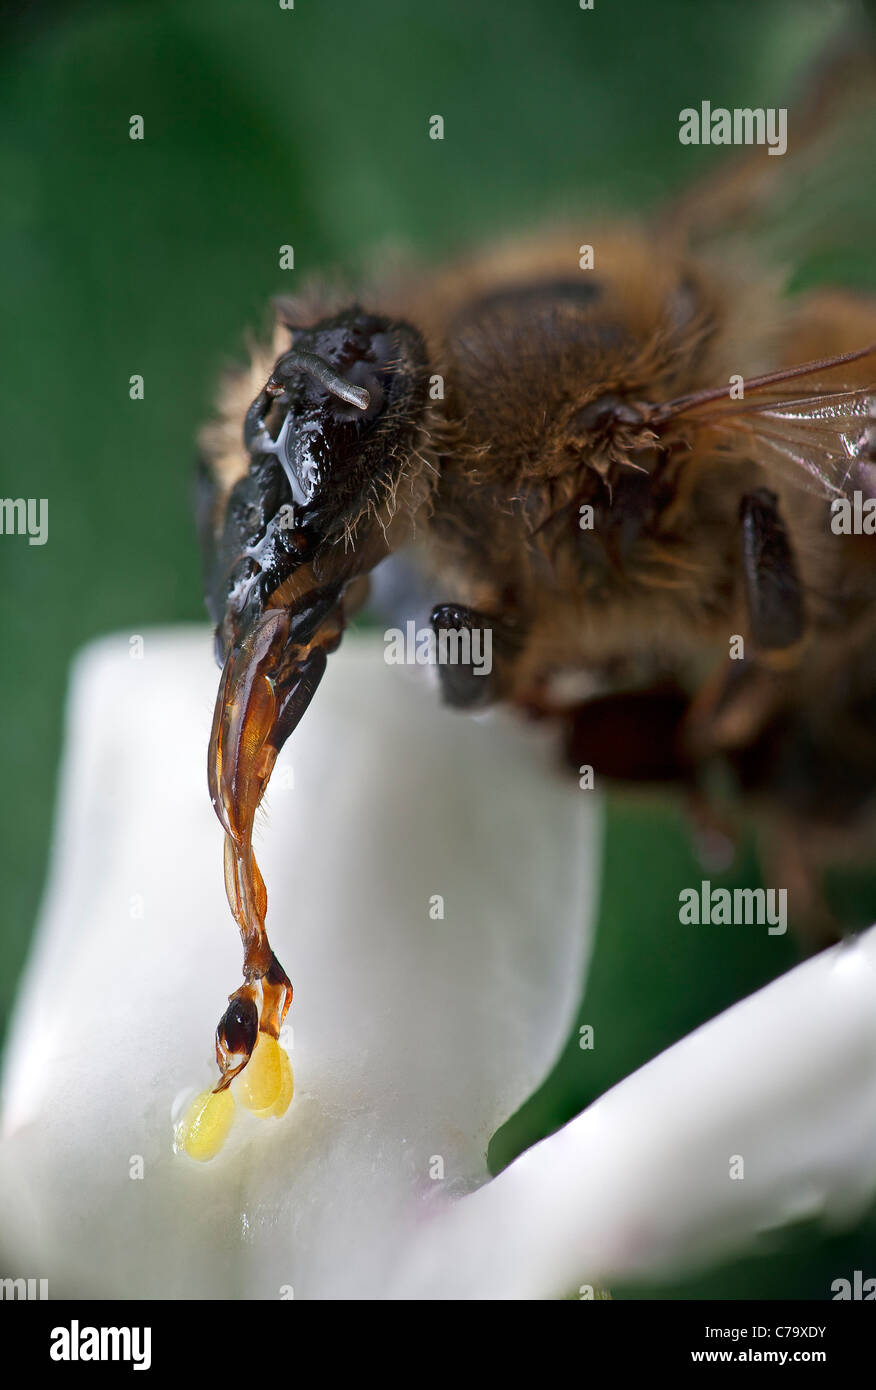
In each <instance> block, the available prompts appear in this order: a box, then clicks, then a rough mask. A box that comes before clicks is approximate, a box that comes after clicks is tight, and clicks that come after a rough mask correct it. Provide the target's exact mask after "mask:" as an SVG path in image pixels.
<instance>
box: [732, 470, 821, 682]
mask: <svg viewBox="0 0 876 1390" xmlns="http://www.w3.org/2000/svg"><path fill="white" fill-rule="evenodd" d="M739 521H740V525H741V530H742V574H743V582H744V586H745V602H746V609H747V614H748V624H749V633H750V636H751V640H752V642H753V644H754V646H755V648H756V650H757V652H758V653H759V654H761V655H762V656H763V657H764V658H765V659H767V660H768V661H771V662H777V661H778V662H779V663H780V664H782V665H785V664H788V663H789V659H792V658H793V657H794V656H795V655H796V653H797V652H798V651H799V647H800V644H801V643H802V641H803V638H804V635H805V632H806V612H805V605H804V601H803V589H802V585H801V583H800V576H799V574H798V571H797V562H796V560H795V558H794V550H793V547H792V545H791V539H790V537H789V535H788V532H787V529H786V527H785V523H784V522H783V520H782V517H781V513H780V511H779V502H778V498H777V497H776V494H775V493H774V492H770V491H769V489H768V488H757V489H756V490H755V491H754V492H748V493H746V494H745V496H744V497H743V498H742V501H741V502H740V504H739Z"/></svg>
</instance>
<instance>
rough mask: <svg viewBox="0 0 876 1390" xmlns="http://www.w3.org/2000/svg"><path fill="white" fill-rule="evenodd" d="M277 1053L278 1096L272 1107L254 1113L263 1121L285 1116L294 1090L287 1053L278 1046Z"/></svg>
mask: <svg viewBox="0 0 876 1390" xmlns="http://www.w3.org/2000/svg"><path fill="white" fill-rule="evenodd" d="M277 1051H278V1052H279V1054H280V1073H281V1082H280V1094H279V1095H278V1096H277V1099H276V1100H275V1101H274V1104H273V1105H269V1106H268V1107H267V1109H266V1110H257V1111H256V1112H255V1113H256V1114H257V1115H258V1116H260V1117H262V1118H265V1119H267V1118H268V1117H273V1118H274V1119H275V1120H279V1118H280V1116H281V1115H285V1114H286V1111H287V1110H288V1109H289V1102H290V1101H291V1099H292V1094H293V1092H294V1090H295V1079H294V1077H293V1075H292V1063H291V1062H290V1061H289V1056H288V1053H286V1052H284V1050H283V1048H282V1047H280V1046H279V1045H278V1047H277Z"/></svg>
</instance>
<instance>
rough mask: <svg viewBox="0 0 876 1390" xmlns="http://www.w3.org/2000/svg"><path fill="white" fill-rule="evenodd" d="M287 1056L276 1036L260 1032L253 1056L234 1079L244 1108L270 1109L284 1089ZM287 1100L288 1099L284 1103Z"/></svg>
mask: <svg viewBox="0 0 876 1390" xmlns="http://www.w3.org/2000/svg"><path fill="white" fill-rule="evenodd" d="M284 1059H285V1061H286V1064H287V1066H288V1063H289V1059H288V1057H286V1054H285V1052H284V1051H283V1049H282V1047H281V1046H280V1044H279V1043H278V1042H277V1039H276V1038H272V1037H271V1035H270V1033H259V1035H258V1039H257V1041H256V1045H255V1047H254V1048H253V1053H252V1056H251V1057H250V1059H249V1061H248V1062H247V1064H246V1066H245V1067H244V1069H243V1071H242V1072H241V1073H240V1076H239V1077H238V1079H237V1097H238V1100H239V1101H240V1103H241V1105H245V1106H246V1108H247V1110H256V1111H261V1110H271V1109H272V1108H273V1106H274V1105H275V1104H276V1102H277V1100H278V1099H279V1097H280V1095H281V1092H282V1090H283V1060H284ZM287 1103H288V1102H287Z"/></svg>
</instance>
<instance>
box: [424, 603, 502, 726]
mask: <svg viewBox="0 0 876 1390" xmlns="http://www.w3.org/2000/svg"><path fill="white" fill-rule="evenodd" d="M429 622H430V625H431V627H432V631H433V633H434V634H435V643H436V649H437V661H438V679H439V682H440V685H441V694H442V697H443V699H444V701H445V703H446V704H448V705H452V706H453V707H454V708H455V709H482V708H483V707H484V706H485V705H489V704H492V702H493V701H494V700H497V699H500V698H501V694H502V691H503V689H504V684H505V681H504V672H505V671H507V666H508V662H509V659H510V658H511V657H512V656H513V653H514V650H515V648H516V647H517V645H518V641H519V638H518V635H517V633H516V631H514V630H513V629H512V628H511V627H510V625H509V624H508V623H507V622H506V621H500V620H499V619H498V618H496V617H493V616H491V615H490V614H488V613H479V612H478V611H477V610H476V609H474V608H468V607H466V605H465V604H461V603H440V604H438V605H437V607H435V608H433V609H432V613H431V615H430V618H429Z"/></svg>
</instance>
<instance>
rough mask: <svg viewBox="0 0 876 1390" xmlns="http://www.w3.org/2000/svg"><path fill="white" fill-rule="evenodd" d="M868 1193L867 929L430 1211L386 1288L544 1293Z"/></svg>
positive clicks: (870, 993)
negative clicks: (449, 1204) (472, 1189)
mask: <svg viewBox="0 0 876 1390" xmlns="http://www.w3.org/2000/svg"><path fill="white" fill-rule="evenodd" d="M735 1156H739V1157H741V1158H742V1159H743V1160H744V1168H743V1170H742V1171H743V1173H744V1176H743V1177H741V1178H740V1177H738V1176H737V1177H732V1176H731V1170H735V1171H736V1172H737V1173H738V1171H739V1168H738V1162H734V1157H735ZM874 1194H876V927H874V928H871V929H870V930H869V931H868V932H867V933H866V934H865V935H863V936H862V937H860V938H858V939H857V940H852V941H849V942H848V943H846V944H843V945H841V946H838V947H835V948H834V949H832V950H831V951H829V952H825V953H823V954H821V955H820V956H817V957H815V958H813V959H812V960H809V961H807V962H806V963H805V964H803V965H800V966H798V967H797V968H796V969H794V970H792V971H790V972H789V973H788V974H787V975H785V976H783V977H782V978H781V979H779V980H776V981H774V982H773V983H772V984H770V985H768V986H767V987H766V988H765V989H762V990H760V991H758V993H757V994H754V995H752V996H751V997H750V998H749V999H745V1000H743V1001H742V1002H741V1003H739V1004H737V1005H735V1006H734V1007H733V1008H732V1009H729V1010H727V1012H726V1013H723V1014H721V1015H719V1016H718V1017H717V1018H715V1019H712V1020H711V1021H710V1022H709V1023H707V1024H705V1025H704V1026H703V1027H702V1028H699V1029H697V1030H696V1031H695V1032H694V1033H692V1034H690V1035H689V1036H688V1037H687V1038H685V1039H683V1040H682V1041H681V1042H679V1043H677V1044H676V1045H675V1046H674V1047H671V1048H669V1049H668V1050H667V1051H666V1052H664V1053H662V1054H661V1055H660V1056H659V1057H656V1058H655V1059H654V1060H653V1061H652V1062H650V1063H649V1064H648V1065H647V1066H645V1067H642V1068H641V1069H640V1070H639V1071H637V1072H635V1073H634V1074H633V1075H632V1076H630V1077H628V1078H627V1079H626V1080H624V1081H622V1082H621V1083H620V1084H619V1085H618V1086H615V1087H614V1088H613V1089H612V1090H611V1091H609V1092H607V1093H606V1094H605V1095H604V1096H602V1097H600V1099H599V1100H598V1101H596V1102H595V1103H594V1104H593V1105H591V1106H590V1108H589V1109H588V1110H586V1111H585V1112H584V1113H583V1114H582V1115H580V1116H578V1117H577V1118H576V1119H574V1120H573V1121H572V1122H571V1123H570V1124H568V1125H567V1126H566V1127H565V1128H564V1129H562V1130H560V1131H559V1133H557V1134H555V1135H552V1136H551V1137H550V1138H548V1139H545V1140H544V1141H543V1142H542V1143H541V1144H537V1145H536V1146H535V1147H533V1148H532V1149H529V1150H528V1151H527V1152H526V1153H525V1154H523V1155H522V1156H521V1157H520V1158H518V1159H517V1160H516V1162H514V1163H513V1164H511V1165H510V1166H509V1167H508V1168H506V1169H505V1171H504V1172H503V1173H501V1174H500V1175H499V1176H498V1177H497V1178H496V1179H495V1181H493V1182H492V1183H490V1184H489V1185H488V1186H486V1187H484V1188H482V1189H481V1190H480V1191H478V1192H476V1193H474V1194H473V1195H471V1196H469V1197H466V1198H465V1199H464V1200H463V1201H462V1202H460V1203H458V1204H457V1205H456V1206H455V1207H454V1208H453V1210H452V1211H450V1212H445V1213H441V1214H440V1215H439V1216H438V1217H436V1220H435V1221H434V1222H433V1223H432V1225H431V1226H430V1227H429V1228H428V1229H427V1230H426V1231H424V1232H423V1233H422V1235H421V1237H420V1239H419V1240H418V1242H417V1244H416V1248H415V1249H414V1250H413V1251H412V1253H411V1254H410V1256H409V1257H408V1259H407V1261H406V1262H405V1263H404V1264H403V1266H402V1268H401V1270H400V1273H399V1274H398V1275H397V1278H396V1281H395V1283H394V1285H393V1286H392V1291H393V1292H394V1294H395V1295H396V1296H401V1297H409V1298H415V1297H419V1298H450V1297H452V1298H511V1299H533V1298H550V1297H562V1296H568V1295H569V1294H571V1293H573V1292H574V1291H576V1290H577V1289H578V1288H579V1287H580V1285H581V1283H582V1281H586V1282H587V1283H591V1284H592V1283H593V1282H594V1281H596V1282H599V1283H602V1284H608V1285H609V1287H610V1286H611V1284H612V1282H614V1281H615V1280H619V1279H628V1280H640V1279H643V1278H647V1279H653V1278H655V1277H659V1276H660V1275H661V1274H669V1273H672V1272H678V1271H682V1270H683V1271H688V1272H689V1271H690V1270H692V1269H696V1268H697V1267H698V1266H701V1265H704V1264H707V1263H709V1262H713V1261H715V1260H716V1259H717V1258H719V1257H720V1256H721V1255H722V1254H727V1253H730V1252H732V1251H737V1250H739V1249H742V1248H745V1247H746V1246H748V1245H750V1244H751V1243H752V1241H754V1240H755V1238H756V1237H757V1236H758V1235H759V1234H762V1233H764V1232H767V1231H772V1230H774V1229H776V1228H777V1227H781V1226H783V1225H786V1224H789V1223H792V1222H794V1221H797V1220H799V1219H801V1218H803V1217H821V1218H823V1219H825V1220H826V1221H827V1222H831V1223H833V1222H840V1221H843V1220H848V1219H849V1218H851V1217H854V1216H856V1215H858V1214H860V1213H861V1211H862V1210H863V1209H865V1207H866V1206H867V1204H868V1203H869V1202H871V1201H872V1200H873V1196H874ZM824 1296H825V1298H828V1297H829V1296H830V1290H829V1289H825V1291H824Z"/></svg>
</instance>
